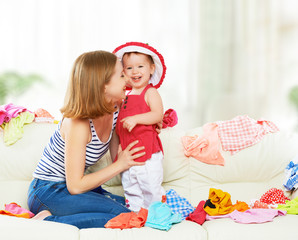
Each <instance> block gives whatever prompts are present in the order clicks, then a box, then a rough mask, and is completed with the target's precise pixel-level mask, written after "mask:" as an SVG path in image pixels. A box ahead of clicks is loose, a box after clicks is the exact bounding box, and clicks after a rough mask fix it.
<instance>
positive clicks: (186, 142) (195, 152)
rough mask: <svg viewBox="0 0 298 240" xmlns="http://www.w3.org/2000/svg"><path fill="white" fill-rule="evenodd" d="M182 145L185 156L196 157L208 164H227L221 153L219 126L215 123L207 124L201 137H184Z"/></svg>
mask: <svg viewBox="0 0 298 240" xmlns="http://www.w3.org/2000/svg"><path fill="white" fill-rule="evenodd" d="M182 144H183V147H184V154H185V156H187V157H194V158H196V159H198V160H199V161H201V162H203V163H207V164H215V165H221V166H223V165H224V163H225V160H224V158H223V157H222V155H221V153H220V151H219V146H220V141H219V138H218V133H217V125H216V124H215V123H207V124H205V125H204V126H203V135H202V136H201V137H199V136H198V135H195V136H193V137H189V136H183V137H182Z"/></svg>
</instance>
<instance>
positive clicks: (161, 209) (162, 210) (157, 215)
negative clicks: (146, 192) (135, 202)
mask: <svg viewBox="0 0 298 240" xmlns="http://www.w3.org/2000/svg"><path fill="white" fill-rule="evenodd" d="M181 221H182V217H181V214H173V212H172V210H171V208H170V207H169V206H168V205H167V204H166V203H162V202H154V203H152V204H151V205H150V207H149V209H148V216H147V221H146V223H145V226H146V227H152V228H156V229H160V230H166V231H168V230H170V229H171V227H172V224H174V223H179V222H181Z"/></svg>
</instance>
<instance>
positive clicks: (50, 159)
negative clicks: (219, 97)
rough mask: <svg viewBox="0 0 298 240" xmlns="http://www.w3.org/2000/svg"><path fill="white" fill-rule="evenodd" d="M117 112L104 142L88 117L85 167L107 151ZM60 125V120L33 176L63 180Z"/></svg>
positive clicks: (63, 146)
mask: <svg viewBox="0 0 298 240" xmlns="http://www.w3.org/2000/svg"><path fill="white" fill-rule="evenodd" d="M118 113H119V112H118V111H116V112H115V113H114V119H113V126H112V131H111V133H110V137H109V139H108V141H107V142H105V143H103V142H101V141H100V139H99V138H98V136H97V134H96V131H95V128H94V125H93V122H92V120H91V119H89V122H90V129H91V133H92V139H91V141H90V142H89V143H88V144H87V145H86V161H85V169H86V168H87V167H89V166H91V165H94V164H95V163H96V162H97V161H98V160H99V159H100V158H101V157H102V156H103V155H104V154H105V153H106V152H107V151H108V149H109V145H110V141H111V137H112V133H113V131H114V129H115V126H116V122H117V118H118ZM60 126H61V122H60V123H59V125H58V128H57V129H56V130H55V132H54V134H53V135H52V137H51V138H50V141H49V143H48V144H47V146H46V147H45V149H44V151H43V154H42V157H41V159H40V160H39V162H38V165H37V167H36V169H35V171H34V173H33V177H34V178H39V179H42V180H49V181H55V182H58V181H65V164H64V154H65V142H64V140H63V138H62V137H61V134H60Z"/></svg>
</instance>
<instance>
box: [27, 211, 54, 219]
mask: <svg viewBox="0 0 298 240" xmlns="http://www.w3.org/2000/svg"><path fill="white" fill-rule="evenodd" d="M51 215H52V214H51V212H50V211H48V210H43V211H41V212H39V213H37V214H36V215H35V216H34V217H33V218H31V219H34V220H44V219H45V218H46V217H48V216H51Z"/></svg>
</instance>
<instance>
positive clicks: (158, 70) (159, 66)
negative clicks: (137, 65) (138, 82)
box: [113, 42, 167, 90]
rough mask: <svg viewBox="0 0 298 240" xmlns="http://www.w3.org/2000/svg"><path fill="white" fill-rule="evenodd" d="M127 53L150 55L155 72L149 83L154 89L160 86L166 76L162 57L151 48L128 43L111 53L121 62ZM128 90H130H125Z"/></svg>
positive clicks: (145, 45)
mask: <svg viewBox="0 0 298 240" xmlns="http://www.w3.org/2000/svg"><path fill="white" fill-rule="evenodd" d="M129 52H139V53H143V54H147V55H150V56H151V57H152V59H153V62H154V64H155V71H154V73H153V74H152V76H151V78H150V80H149V83H150V84H152V86H153V87H155V88H156V89H157V88H159V87H160V85H161V84H162V82H163V80H164V78H165V75H166V69H167V68H166V65H165V61H164V59H163V56H162V55H161V54H160V53H159V52H158V51H157V50H156V49H154V48H153V47H151V46H149V45H148V44H145V43H141V42H128V43H125V44H123V45H121V46H119V47H117V48H116V49H115V50H114V51H113V53H114V54H115V55H116V56H117V57H118V58H120V60H121V61H122V58H123V55H124V54H125V53H129ZM127 89H128V90H129V89H130V88H127Z"/></svg>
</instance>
